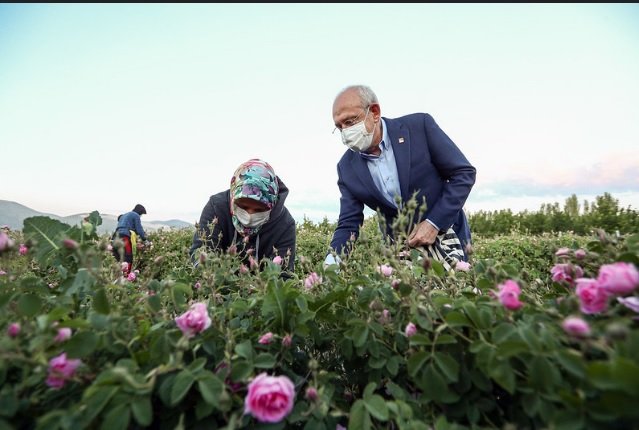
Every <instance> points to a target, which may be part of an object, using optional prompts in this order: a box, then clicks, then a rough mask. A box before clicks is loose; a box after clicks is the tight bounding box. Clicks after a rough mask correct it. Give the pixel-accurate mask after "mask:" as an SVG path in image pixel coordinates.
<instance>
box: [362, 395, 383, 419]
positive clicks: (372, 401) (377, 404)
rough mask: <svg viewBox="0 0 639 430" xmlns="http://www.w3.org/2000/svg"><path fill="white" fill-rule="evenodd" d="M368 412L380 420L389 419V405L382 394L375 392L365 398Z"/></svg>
mask: <svg viewBox="0 0 639 430" xmlns="http://www.w3.org/2000/svg"><path fill="white" fill-rule="evenodd" d="M364 406H366V409H367V410H368V412H369V413H370V414H371V415H372V416H374V417H375V418H377V419H378V420H380V421H388V407H387V406H386V402H385V401H384V399H383V398H382V396H380V395H377V394H374V395H372V396H369V397H367V398H365V399H364Z"/></svg>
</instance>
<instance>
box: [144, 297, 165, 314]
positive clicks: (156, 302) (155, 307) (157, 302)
mask: <svg viewBox="0 0 639 430" xmlns="http://www.w3.org/2000/svg"><path fill="white" fill-rule="evenodd" d="M146 302H147V304H148V305H149V309H150V310H151V312H160V310H162V300H161V299H160V296H159V295H158V294H154V295H152V296H149V297H148V298H147V299H146Z"/></svg>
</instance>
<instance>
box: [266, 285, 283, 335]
mask: <svg viewBox="0 0 639 430" xmlns="http://www.w3.org/2000/svg"><path fill="white" fill-rule="evenodd" d="M286 302H287V300H286V294H285V288H284V287H281V288H280V286H278V285H277V283H276V282H274V281H272V280H271V281H269V283H268V285H267V287H266V294H265V295H264V301H263V303H262V316H263V317H264V318H265V319H270V318H273V320H274V324H275V327H281V326H282V325H283V324H284V321H287V315H286V308H287V304H286Z"/></svg>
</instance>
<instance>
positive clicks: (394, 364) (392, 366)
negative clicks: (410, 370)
mask: <svg viewBox="0 0 639 430" xmlns="http://www.w3.org/2000/svg"><path fill="white" fill-rule="evenodd" d="M386 370H388V373H389V374H390V375H391V376H395V375H397V372H399V357H398V356H396V355H393V356H392V357H391V358H389V359H388V360H387V361H386Z"/></svg>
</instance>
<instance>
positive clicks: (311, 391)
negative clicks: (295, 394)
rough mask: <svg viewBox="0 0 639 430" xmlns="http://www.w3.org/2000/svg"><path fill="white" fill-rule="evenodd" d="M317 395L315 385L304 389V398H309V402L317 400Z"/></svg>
mask: <svg viewBox="0 0 639 430" xmlns="http://www.w3.org/2000/svg"><path fill="white" fill-rule="evenodd" d="M318 397H319V396H318V395H317V388H315V387H308V388H307V389H306V398H307V399H308V400H310V401H311V402H314V401H316V400H317V398H318Z"/></svg>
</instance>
